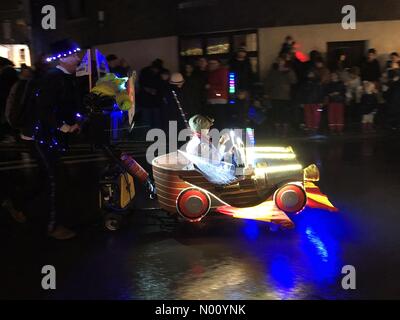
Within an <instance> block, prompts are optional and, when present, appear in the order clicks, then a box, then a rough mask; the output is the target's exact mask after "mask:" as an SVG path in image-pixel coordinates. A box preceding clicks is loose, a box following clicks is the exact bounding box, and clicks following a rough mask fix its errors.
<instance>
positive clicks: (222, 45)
mask: <svg viewBox="0 0 400 320" xmlns="http://www.w3.org/2000/svg"><path fill="white" fill-rule="evenodd" d="M229 50H230V45H229V38H228V37H219V38H209V39H207V54H224V53H229Z"/></svg>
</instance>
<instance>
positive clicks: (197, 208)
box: [176, 188, 211, 222]
mask: <svg viewBox="0 0 400 320" xmlns="http://www.w3.org/2000/svg"><path fill="white" fill-rule="evenodd" d="M210 208H211V199H210V196H209V195H208V194H207V193H205V192H204V191H202V190H200V189H197V188H188V189H185V190H182V191H181V193H180V194H179V195H178V197H177V199H176V209H177V211H178V213H179V214H180V215H181V216H182V217H183V218H185V219H186V220H188V221H190V222H198V221H200V220H201V219H203V218H204V217H205V216H206V215H207V213H208V212H209V211H210Z"/></svg>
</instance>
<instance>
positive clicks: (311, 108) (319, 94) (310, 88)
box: [298, 70, 323, 133]
mask: <svg viewBox="0 0 400 320" xmlns="http://www.w3.org/2000/svg"><path fill="white" fill-rule="evenodd" d="M298 99H299V102H300V103H301V104H302V105H303V107H304V122H305V125H306V129H307V130H308V131H309V132H310V133H316V132H317V130H318V129H319V125H320V121H321V108H322V104H323V91H322V85H321V80H320V78H319V76H318V73H317V72H316V71H314V70H310V71H309V72H308V73H307V77H306V81H304V82H303V83H302V84H301V86H300V88H299V93H298Z"/></svg>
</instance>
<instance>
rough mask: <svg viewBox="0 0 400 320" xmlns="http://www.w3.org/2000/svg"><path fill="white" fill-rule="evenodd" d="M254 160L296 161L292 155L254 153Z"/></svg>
mask: <svg viewBox="0 0 400 320" xmlns="http://www.w3.org/2000/svg"><path fill="white" fill-rule="evenodd" d="M253 158H254V159H296V155H295V154H294V153H255V154H254V155H253Z"/></svg>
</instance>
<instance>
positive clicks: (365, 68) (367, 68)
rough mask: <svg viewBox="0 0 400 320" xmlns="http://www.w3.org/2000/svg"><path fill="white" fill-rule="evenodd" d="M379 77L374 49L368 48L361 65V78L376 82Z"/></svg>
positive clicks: (379, 70)
mask: <svg viewBox="0 0 400 320" xmlns="http://www.w3.org/2000/svg"><path fill="white" fill-rule="evenodd" d="M380 77H381V68H380V66H379V62H378V60H377V59H376V50H375V49H369V50H368V56H367V60H366V61H365V62H364V63H363V65H362V66H361V80H362V81H370V82H374V83H375V84H377V83H378V82H379V79H380Z"/></svg>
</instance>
